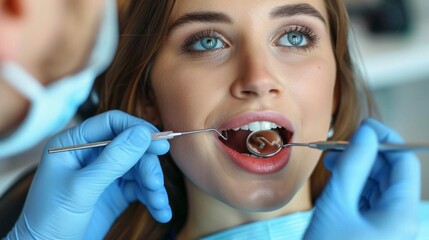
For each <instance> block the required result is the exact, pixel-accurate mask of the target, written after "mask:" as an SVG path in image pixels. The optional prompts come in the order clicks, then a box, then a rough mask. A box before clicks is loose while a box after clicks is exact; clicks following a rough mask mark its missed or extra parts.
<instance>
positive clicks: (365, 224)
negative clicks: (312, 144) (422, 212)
mask: <svg viewBox="0 0 429 240" xmlns="http://www.w3.org/2000/svg"><path fill="white" fill-rule="evenodd" d="M379 142H390V143H401V142H402V140H401V138H400V137H399V136H398V135H397V134H396V133H395V132H394V131H392V130H391V129H389V128H388V127H386V126H384V125H382V124H381V123H379V122H377V121H376V120H373V119H367V120H365V121H364V122H363V123H362V125H361V126H360V128H359V129H358V130H357V132H356V133H355V135H354V136H353V138H352V140H351V145H350V146H349V147H348V149H347V150H346V151H344V152H342V153H338V152H337V153H328V154H327V156H326V157H325V159H324V160H325V161H324V163H325V165H326V167H327V168H328V169H329V170H330V171H331V172H332V177H331V179H330V180H329V182H328V184H327V186H326V188H325V189H324V191H323V193H322V194H321V196H320V197H319V199H318V200H317V202H316V205H315V208H314V215H313V218H312V220H311V222H310V225H309V227H308V229H307V232H306V235H305V239H322V240H323V239H365V240H371V239H374V240H375V239H414V238H415V236H416V235H417V232H418V227H417V226H418V206H419V197H420V165H419V161H418V159H417V157H416V156H415V155H414V154H413V153H411V152H380V153H377V148H378V144H379Z"/></svg>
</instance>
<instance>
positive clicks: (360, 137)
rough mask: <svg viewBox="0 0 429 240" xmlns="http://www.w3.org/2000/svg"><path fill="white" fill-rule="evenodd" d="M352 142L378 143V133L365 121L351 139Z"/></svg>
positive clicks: (362, 143) (359, 143)
mask: <svg viewBox="0 0 429 240" xmlns="http://www.w3.org/2000/svg"><path fill="white" fill-rule="evenodd" d="M350 142H351V143H353V144H357V145H363V146H364V145H374V144H377V142H378V140H377V133H376V132H375V131H374V129H372V127H371V126H370V125H367V124H366V123H365V122H364V123H363V124H362V125H361V126H360V127H359V129H358V130H357V131H356V133H355V134H354V135H353V137H352V138H351V140H350Z"/></svg>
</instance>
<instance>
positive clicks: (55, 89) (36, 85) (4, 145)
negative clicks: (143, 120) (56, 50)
mask: <svg viewBox="0 0 429 240" xmlns="http://www.w3.org/2000/svg"><path fill="white" fill-rule="evenodd" d="M118 36H119V33H118V17H117V9H116V2H115V0H107V2H106V6H105V11H104V15H103V16H102V22H101V27H100V30H99V33H98V37H97V39H96V42H95V45H94V49H93V50H92V53H91V55H90V59H89V61H88V64H87V65H86V67H85V68H84V69H83V70H82V71H81V72H79V73H77V74H75V75H72V76H67V77H65V78H63V79H60V80H58V81H55V82H54V83H52V84H50V85H49V86H48V87H44V86H42V85H41V84H40V82H39V81H37V80H36V79H35V78H34V77H33V76H31V75H30V74H29V73H28V72H27V71H25V70H24V69H23V68H22V67H20V66H19V65H17V64H15V63H12V62H5V63H2V64H1V66H0V74H1V76H2V78H3V79H5V80H6V81H7V82H9V83H10V84H11V86H13V87H14V88H16V89H17V90H18V91H19V92H20V93H21V94H23V95H24V96H26V97H27V98H28V99H29V100H30V104H31V106H30V109H29V111H28V113H27V116H26V118H25V120H24V121H23V123H22V124H21V125H20V126H19V127H18V129H17V130H16V131H14V132H13V133H12V135H10V136H8V137H7V138H5V139H0V159H1V158H5V157H8V156H11V155H13V154H17V153H19V152H21V151H24V150H26V149H28V148H30V147H33V146H34V145H36V144H37V143H39V142H40V141H41V140H43V139H44V138H46V137H48V136H49V135H51V134H53V133H55V132H56V131H58V130H60V129H61V128H63V127H65V125H66V124H67V123H68V122H69V121H70V120H71V119H72V118H73V116H74V114H75V113H76V111H77V109H78V108H79V106H80V105H81V104H82V103H83V102H84V101H85V100H86V98H87V97H88V95H89V93H90V91H91V88H92V85H93V82H94V80H95V78H96V77H97V76H98V75H99V74H100V73H102V72H103V71H104V70H105V69H106V68H107V67H108V65H109V64H110V63H111V61H112V59H113V56H114V54H115V51H116V46H117V42H118Z"/></svg>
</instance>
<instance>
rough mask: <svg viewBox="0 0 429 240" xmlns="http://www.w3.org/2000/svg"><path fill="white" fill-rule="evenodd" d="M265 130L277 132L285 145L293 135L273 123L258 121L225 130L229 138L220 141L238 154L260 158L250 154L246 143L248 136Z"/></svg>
mask: <svg viewBox="0 0 429 240" xmlns="http://www.w3.org/2000/svg"><path fill="white" fill-rule="evenodd" d="M263 130H272V131H275V132H276V133H278V134H279V136H280V137H281V140H282V141H283V143H284V144H286V143H289V141H290V140H291V139H292V135H293V133H292V132H291V131H289V130H287V129H286V128H284V127H282V126H279V125H277V124H275V123H273V122H268V121H256V122H251V123H249V124H246V125H243V126H240V127H237V128H233V129H227V130H223V131H222V132H224V133H225V132H226V134H227V136H228V140H224V139H222V138H219V139H220V140H221V142H222V143H223V144H225V145H226V146H228V147H229V148H231V149H233V150H234V151H236V152H238V153H241V154H244V155H248V156H252V157H256V158H259V157H258V156H255V155H253V154H252V153H251V152H249V150H248V148H247V146H246V142H247V139H248V136H249V135H250V134H251V133H253V132H257V131H263Z"/></svg>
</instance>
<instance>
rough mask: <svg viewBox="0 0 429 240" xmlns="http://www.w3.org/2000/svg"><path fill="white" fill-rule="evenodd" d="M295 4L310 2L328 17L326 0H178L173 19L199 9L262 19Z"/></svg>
mask: <svg viewBox="0 0 429 240" xmlns="http://www.w3.org/2000/svg"><path fill="white" fill-rule="evenodd" d="M295 4H308V5H310V6H311V7H313V8H314V9H315V10H317V11H318V12H320V14H321V15H322V16H323V17H324V18H325V19H328V16H327V10H326V5H325V0H176V3H175V6H174V9H173V13H172V15H171V20H172V21H174V20H175V19H177V18H180V17H181V16H183V15H185V14H187V13H189V12H197V11H199V12H201V11H214V12H222V13H225V14H227V15H229V16H231V17H232V18H253V19H260V18H263V17H267V16H269V15H270V13H271V12H272V11H273V9H275V8H278V7H280V6H285V5H295Z"/></svg>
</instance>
